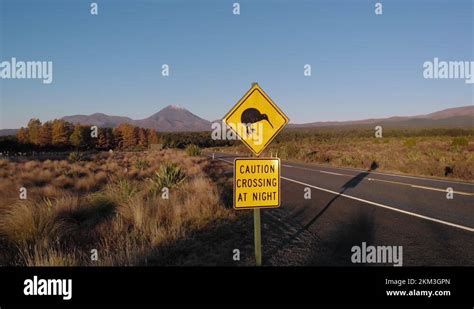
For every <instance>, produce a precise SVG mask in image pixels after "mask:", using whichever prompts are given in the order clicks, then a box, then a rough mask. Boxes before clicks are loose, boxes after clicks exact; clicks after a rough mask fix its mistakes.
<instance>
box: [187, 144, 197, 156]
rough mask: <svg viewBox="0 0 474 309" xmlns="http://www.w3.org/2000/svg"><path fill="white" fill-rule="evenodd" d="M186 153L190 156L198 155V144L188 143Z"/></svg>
mask: <svg viewBox="0 0 474 309" xmlns="http://www.w3.org/2000/svg"><path fill="white" fill-rule="evenodd" d="M186 153H187V154H188V156H191V157H196V156H200V155H201V148H199V146H197V145H194V144H189V145H188V146H186Z"/></svg>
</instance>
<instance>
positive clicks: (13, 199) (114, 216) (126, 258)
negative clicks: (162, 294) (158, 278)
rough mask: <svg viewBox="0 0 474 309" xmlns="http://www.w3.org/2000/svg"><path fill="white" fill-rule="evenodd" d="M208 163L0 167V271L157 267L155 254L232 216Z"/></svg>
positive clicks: (158, 159) (168, 156)
mask: <svg viewBox="0 0 474 309" xmlns="http://www.w3.org/2000/svg"><path fill="white" fill-rule="evenodd" d="M208 162H209V161H208V160H206V159H204V158H201V157H189V156H187V155H186V154H185V152H183V151H176V150H162V151H159V152H134V153H130V152H102V153H99V154H93V155H86V154H82V153H74V152H73V153H71V154H70V155H69V158H68V159H67V160H66V159H65V160H44V161H38V160H30V161H11V160H6V159H3V160H0V191H1V192H2V194H1V197H0V265H26V266H51V265H54V266H61V265H94V266H103V265H121V266H122V265H150V264H152V265H160V264H161V263H162V261H160V258H159V256H160V252H161V251H160V250H161V249H160V248H164V247H169V246H172V245H173V243H174V242H175V241H178V240H180V239H184V238H186V237H187V236H188V235H190V234H192V233H193V232H194V231H198V230H203V229H204V230H205V229H206V228H207V227H208V226H209V225H211V224H212V223H213V222H216V221H219V220H223V219H224V220H227V219H232V218H233V216H234V213H233V212H232V211H231V210H229V209H226V208H225V207H224V206H223V204H222V202H221V200H220V195H219V192H218V188H217V187H216V185H215V184H214V183H213V182H212V181H211V180H210V179H209V178H208V177H207V175H206V174H205V173H204V170H205V169H206V168H207V164H209V163H208ZM22 187H24V188H26V189H27V198H26V199H24V200H23V199H20V198H19V196H20V188H22ZM165 187H166V188H169V199H166V198H164V197H166V195H163V194H166V189H165V190H163V188H165ZM93 249H97V254H98V260H97V261H94V260H91V256H92V252H91V250H93ZM192 262H193V261H191V263H192ZM194 262H196V261H194ZM196 263H199V262H196Z"/></svg>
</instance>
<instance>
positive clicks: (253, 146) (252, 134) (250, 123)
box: [224, 83, 289, 156]
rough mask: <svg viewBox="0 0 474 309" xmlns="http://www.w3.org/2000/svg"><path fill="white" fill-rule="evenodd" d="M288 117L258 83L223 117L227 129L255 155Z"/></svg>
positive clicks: (282, 125) (268, 142)
mask: <svg viewBox="0 0 474 309" xmlns="http://www.w3.org/2000/svg"><path fill="white" fill-rule="evenodd" d="M288 121H289V120H288V117H287V116H286V115H285V114H284V113H283V112H282V111H281V110H280V109H279V108H278V106H277V105H276V104H275V103H273V101H272V99H270V97H269V96H268V95H267V94H266V93H265V92H264V91H263V90H262V88H260V87H259V86H258V84H257V83H254V84H253V85H252V88H250V90H249V91H248V92H247V93H246V94H245V95H244V96H243V97H242V99H240V101H239V102H238V103H237V104H236V105H235V106H234V107H233V108H232V109H231V111H230V112H229V113H227V115H226V116H225V117H224V122H225V123H226V124H227V126H229V127H230V128H231V129H232V130H233V131H234V132H235V133H236V134H237V135H238V136H239V137H240V139H241V140H242V141H243V142H244V144H245V145H247V147H249V148H250V150H251V151H252V152H253V153H254V154H255V155H257V156H258V155H260V153H262V151H263V150H264V149H265V148H266V147H267V146H268V145H269V144H270V142H271V141H272V140H273V138H274V137H275V136H276V135H277V134H278V133H279V132H280V131H281V130H282V129H283V127H284V126H285V125H286V124H287V123H288Z"/></svg>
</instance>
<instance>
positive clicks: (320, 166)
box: [293, 164, 474, 186]
mask: <svg viewBox="0 0 474 309" xmlns="http://www.w3.org/2000/svg"><path fill="white" fill-rule="evenodd" d="M293 168H298V169H302V170H307V171H313V172H318V171H320V170H318V169H317V168H332V169H335V170H342V171H352V172H360V173H363V172H367V170H359V169H355V168H345V167H336V166H324V165H317V164H316V165H315V168H310V167H303V166H297V165H294V166H293ZM370 173H371V174H374V175H382V176H388V177H394V178H396V177H403V178H411V179H419V180H425V181H437V182H446V183H454V184H458V185H467V186H474V184H473V183H470V182H458V181H452V180H444V179H435V178H423V177H416V176H408V175H398V174H390V173H380V172H375V171H370Z"/></svg>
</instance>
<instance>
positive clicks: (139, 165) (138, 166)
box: [135, 159, 150, 170]
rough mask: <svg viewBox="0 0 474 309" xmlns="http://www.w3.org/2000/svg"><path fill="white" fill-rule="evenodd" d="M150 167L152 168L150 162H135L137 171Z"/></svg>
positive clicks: (140, 160) (142, 160)
mask: <svg viewBox="0 0 474 309" xmlns="http://www.w3.org/2000/svg"><path fill="white" fill-rule="evenodd" d="M148 167H150V162H148V161H147V160H144V159H138V160H137V161H135V168H136V169H137V170H144V169H147V168H148Z"/></svg>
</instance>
